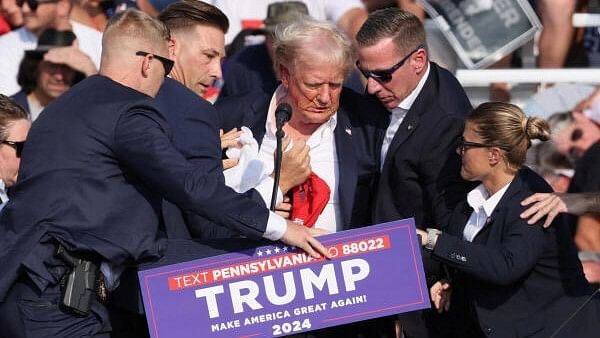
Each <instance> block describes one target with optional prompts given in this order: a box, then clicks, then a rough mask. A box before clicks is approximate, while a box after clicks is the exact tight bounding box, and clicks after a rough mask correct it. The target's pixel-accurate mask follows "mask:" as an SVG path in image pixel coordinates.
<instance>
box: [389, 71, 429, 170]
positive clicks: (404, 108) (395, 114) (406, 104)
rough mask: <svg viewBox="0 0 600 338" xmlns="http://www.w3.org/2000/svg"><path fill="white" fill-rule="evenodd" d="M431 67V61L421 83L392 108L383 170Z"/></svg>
mask: <svg viewBox="0 0 600 338" xmlns="http://www.w3.org/2000/svg"><path fill="white" fill-rule="evenodd" d="M429 69H431V65H429V63H428V64H427V70H426V71H425V75H423V77H422V78H421V80H419V83H418V84H417V86H416V87H415V89H414V90H413V91H412V92H411V93H410V94H409V95H408V96H407V97H406V98H404V100H402V102H400V104H399V105H398V107H396V108H394V109H392V111H391V113H392V116H391V118H390V124H389V126H388V128H387V130H386V131H385V138H384V139H383V144H382V145H381V167H380V168H379V169H380V170H383V164H384V163H385V157H386V156H387V152H388V150H389V148H390V144H392V140H393V139H394V135H396V132H397V131H398V128H400V124H402V121H404V117H405V116H406V113H407V112H408V111H409V110H410V107H412V105H413V103H415V100H416V99H417V97H418V96H419V94H420V93H421V90H422V89H423V86H425V82H426V81H427V78H428V77H429Z"/></svg>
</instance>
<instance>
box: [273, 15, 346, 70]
mask: <svg viewBox="0 0 600 338" xmlns="http://www.w3.org/2000/svg"><path fill="white" fill-rule="evenodd" d="M274 50H275V53H274V54H275V57H274V59H275V60H274V62H275V69H277V70H278V71H279V66H280V65H283V66H285V67H286V68H288V69H291V68H294V67H295V65H296V63H297V62H298V60H299V59H300V58H301V56H302V55H303V52H307V51H310V52H311V53H315V52H316V53H321V54H322V55H323V56H324V57H325V58H327V59H328V60H331V62H332V63H334V64H337V65H340V67H341V70H342V71H343V73H344V76H346V75H347V74H348V73H349V72H350V70H351V69H352V67H353V62H354V59H355V51H354V46H353V43H352V40H350V38H348V36H346V34H344V33H343V32H342V31H341V30H340V29H339V28H337V27H336V26H335V25H334V24H332V23H329V22H324V21H318V20H315V19H311V18H309V17H307V16H303V17H302V18H300V19H299V20H296V21H292V22H290V23H287V24H280V25H278V26H277V27H276V28H275V34H274ZM311 55H314V54H311Z"/></svg>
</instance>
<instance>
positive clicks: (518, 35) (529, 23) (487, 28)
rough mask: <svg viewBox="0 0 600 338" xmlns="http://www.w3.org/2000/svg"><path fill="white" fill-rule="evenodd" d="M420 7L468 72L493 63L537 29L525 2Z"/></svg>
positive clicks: (459, 0) (427, 0)
mask: <svg viewBox="0 0 600 338" xmlns="http://www.w3.org/2000/svg"><path fill="white" fill-rule="evenodd" d="M420 4H421V5H423V7H424V8H425V10H426V11H427V13H428V14H429V15H430V16H431V17H432V18H433V20H435V22H436V23H437V24H438V26H439V27H440V29H441V30H442V32H443V33H444V35H445V36H446V38H447V39H448V41H449V42H450V44H451V45H452V48H453V49H454V51H455V52H456V53H457V54H458V56H459V57H460V59H461V61H462V62H463V63H464V64H465V66H467V67H468V68H469V69H474V68H484V67H487V66H489V65H491V64H493V63H495V62H496V61H498V60H500V59H501V58H502V57H504V56H505V55H507V54H509V53H511V52H512V51H513V50H515V49H517V48H518V47H520V46H522V45H523V44H525V43H526V42H527V41H529V40H531V39H532V38H533V36H534V34H535V32H537V31H538V30H539V29H540V28H541V24H540V22H539V20H538V18H537V16H536V15H535V12H534V11H533V9H532V8H531V6H530V5H529V3H528V2H527V0H421V1H420Z"/></svg>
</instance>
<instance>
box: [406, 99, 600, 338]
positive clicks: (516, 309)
mask: <svg viewBox="0 0 600 338" xmlns="http://www.w3.org/2000/svg"><path fill="white" fill-rule="evenodd" d="M549 136H550V131H549V127H548V125H547V123H546V122H545V121H544V120H542V119H540V118H536V117H530V118H527V117H526V116H525V115H524V114H523V112H522V111H521V110H520V109H519V108H518V107H516V106H514V105H511V104H506V103H500V102H490V103H484V104H482V105H481V106H479V107H478V108H476V109H475V110H474V111H473V112H472V113H471V114H470V115H469V116H468V117H467V120H466V123H465V129H464V132H463V137H462V139H461V140H460V142H459V144H458V146H457V149H456V151H457V152H458V153H459V154H460V155H461V156H462V167H461V176H462V177H463V178H464V179H466V180H469V181H478V182H480V183H481V184H479V186H477V187H476V188H475V189H473V190H472V191H471V192H470V193H469V194H468V195H467V200H466V201H465V202H464V204H463V205H459V206H458V207H457V209H456V210H455V211H454V213H453V214H452V217H451V218H450V221H449V223H448V225H447V227H446V228H445V230H444V231H443V232H440V231H439V230H435V229H428V231H427V232H424V231H422V230H417V231H418V232H419V234H420V235H421V242H422V245H423V246H425V248H426V249H429V250H431V251H432V253H433V256H434V257H435V258H437V259H439V260H441V261H443V262H444V263H446V264H447V265H448V266H449V267H450V268H451V270H452V273H451V275H452V282H448V281H440V282H438V283H436V284H435V285H434V286H432V288H431V297H432V301H433V302H434V305H435V306H436V308H437V309H438V311H440V312H442V311H445V310H446V311H447V310H449V309H450V308H452V310H453V311H454V312H455V313H456V314H457V315H458V316H459V317H461V318H464V320H463V321H457V327H458V328H459V330H462V331H464V332H461V335H462V336H464V337H467V336H468V337H479V336H482V337H483V336H493V337H594V336H596V337H597V335H598V332H600V327H599V326H600V325H599V324H598V322H599V321H598V318H600V317H598V315H597V313H598V312H597V306H598V305H597V304H598V299H597V298H593V297H590V296H591V295H592V290H591V288H590V286H589V285H588V283H587V282H586V280H585V278H584V275H583V271H582V268H581V264H580V262H579V260H578V258H577V251H576V249H575V246H574V243H573V240H572V237H571V234H570V232H569V228H568V226H567V224H566V223H565V222H564V219H563V218H562V217H559V218H557V219H556V220H555V221H554V223H553V225H552V227H550V228H544V227H542V224H541V222H539V224H536V225H529V224H527V222H526V220H523V219H521V218H520V217H519V215H520V214H521V213H522V212H523V210H524V207H523V206H522V205H521V201H522V200H523V199H524V198H526V197H527V196H530V195H531V194H533V193H536V192H551V188H550V186H549V185H548V184H547V183H546V182H545V181H544V179H543V178H542V177H540V176H538V175H537V174H536V173H534V172H533V171H531V170H530V169H528V168H526V167H523V163H524V161H525V154H526V152H527V149H528V148H529V146H530V145H531V140H533V139H540V140H542V141H545V140H547V139H548V138H549ZM452 293H454V294H452ZM450 300H452V303H450Z"/></svg>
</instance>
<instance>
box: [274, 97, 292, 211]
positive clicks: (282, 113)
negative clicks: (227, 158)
mask: <svg viewBox="0 0 600 338" xmlns="http://www.w3.org/2000/svg"><path fill="white" fill-rule="evenodd" d="M290 118H292V106H290V105H289V103H285V102H283V103H280V104H279V105H278V106H277V109H275V127H276V128H277V132H275V137H276V139H277V149H276V150H275V166H274V169H273V172H274V173H275V177H274V182H273V193H272V194H271V208H270V209H271V211H275V204H276V203H277V189H278V188H279V178H280V176H281V157H282V156H283V149H281V148H282V145H281V140H282V139H283V137H284V136H285V133H284V132H283V125H284V124H285V123H286V122H287V121H289V120H290Z"/></svg>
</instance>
